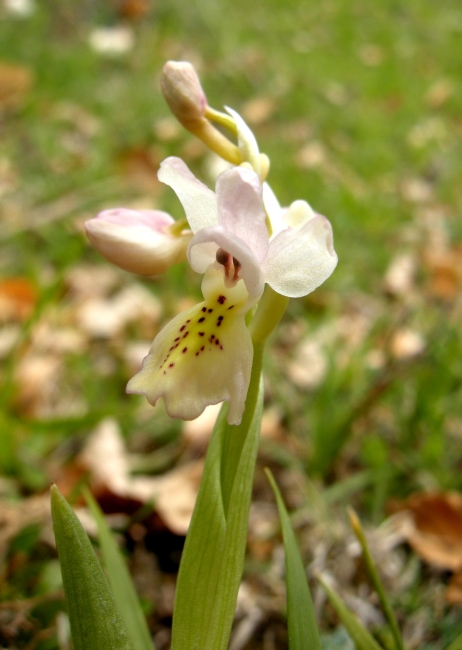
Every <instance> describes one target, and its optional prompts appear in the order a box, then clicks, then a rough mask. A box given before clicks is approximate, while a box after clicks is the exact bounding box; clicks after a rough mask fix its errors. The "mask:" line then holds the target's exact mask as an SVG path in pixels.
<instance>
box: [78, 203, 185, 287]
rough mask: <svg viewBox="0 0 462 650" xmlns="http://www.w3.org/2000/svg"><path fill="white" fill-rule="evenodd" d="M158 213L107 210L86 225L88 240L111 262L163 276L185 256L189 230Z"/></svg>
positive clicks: (140, 272)
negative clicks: (162, 274)
mask: <svg viewBox="0 0 462 650" xmlns="http://www.w3.org/2000/svg"><path fill="white" fill-rule="evenodd" d="M182 225H184V224H182V223H181V222H180V223H177V222H175V220H174V219H173V218H172V217H171V216H170V215H169V214H167V213H166V212H160V211H159V210H142V211H139V210H127V209H126V208H116V209H113V210H104V211H103V212H100V213H99V214H98V216H97V217H95V218H94V219H90V220H89V221H86V222H85V229H86V231H87V235H88V238H89V239H90V241H91V242H92V244H93V245H94V246H95V248H97V249H98V250H99V252H100V253H101V254H102V255H103V257H104V258H106V259H107V260H108V261H109V262H112V263H113V264H116V265H117V266H120V268H122V269H124V270H125V271H130V272H131V273H139V274H140V275H160V274H161V273H165V271H167V269H169V268H170V267H171V266H172V265H173V264H176V263H177V262H181V261H183V260H184V259H185V257H186V249H187V246H188V243H189V241H190V239H191V237H192V233H191V231H190V230H184V229H183V228H182Z"/></svg>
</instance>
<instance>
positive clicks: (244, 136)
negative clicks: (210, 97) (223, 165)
mask: <svg viewBox="0 0 462 650" xmlns="http://www.w3.org/2000/svg"><path fill="white" fill-rule="evenodd" d="M225 109H226V111H227V112H228V113H229V114H230V115H231V117H232V118H233V119H234V121H235V123H236V128H237V143H238V146H239V151H240V152H241V157H242V161H243V162H249V163H250V164H251V165H252V167H253V169H254V170H255V171H256V172H257V174H258V175H260V172H261V163H260V151H259V149H258V143H257V140H256V138H255V136H254V134H253V133H252V131H251V130H250V129H249V127H248V126H247V124H246V123H245V122H244V120H243V119H242V117H241V116H240V115H239V113H237V112H236V111H235V110H233V109H232V108H229V107H228V106H225Z"/></svg>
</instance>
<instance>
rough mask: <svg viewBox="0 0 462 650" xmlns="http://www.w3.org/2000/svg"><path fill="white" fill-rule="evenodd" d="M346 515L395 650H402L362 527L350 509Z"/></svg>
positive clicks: (398, 631)
mask: <svg viewBox="0 0 462 650" xmlns="http://www.w3.org/2000/svg"><path fill="white" fill-rule="evenodd" d="M348 514H349V517H350V523H351V527H352V528H353V532H354V534H355V535H356V538H357V540H358V542H359V543H360V545H361V548H362V551H363V557H364V560H365V562H366V566H367V570H368V572H369V576H370V578H371V580H372V583H373V585H374V587H375V590H376V592H377V595H378V597H379V600H380V604H381V605H382V611H383V613H384V614H385V618H386V619H387V621H388V624H389V626H390V629H391V632H392V634H393V638H394V640H395V645H396V650H404V644H403V639H402V637H401V632H400V629H399V626H398V621H397V620H396V616H395V613H394V611H393V609H392V607H391V605H390V602H389V600H388V597H387V592H386V591H385V588H384V586H383V584H382V581H381V580H380V576H379V574H378V571H377V569H376V567H375V564H374V559H373V557H372V555H371V552H370V549H369V544H368V543H367V539H366V536H365V534H364V531H363V527H362V526H361V522H360V520H359V517H358V515H357V514H356V512H355V511H354V510H353V509H352V508H349V509H348Z"/></svg>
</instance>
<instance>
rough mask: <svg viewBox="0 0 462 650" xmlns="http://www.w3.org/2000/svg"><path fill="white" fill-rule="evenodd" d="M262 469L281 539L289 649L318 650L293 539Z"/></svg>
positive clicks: (278, 496) (279, 498)
mask: <svg viewBox="0 0 462 650" xmlns="http://www.w3.org/2000/svg"><path fill="white" fill-rule="evenodd" d="M265 471H266V475H267V476H268V480H269V482H270V483H271V487H272V488H273V492H274V494H275V497H276V502H277V506H278V511H279V519H280V521H281V528H282V536H283V540H284V552H285V556H286V585H287V623H288V629H289V648H290V650H321V641H320V638H319V631H318V624H317V622H316V616H315V613H314V607H313V601H312V599H311V594H310V590H309V587H308V582H307V579H306V574H305V567H304V566H303V561H302V558H301V555H300V551H299V549H298V544H297V540H296V538H295V534H294V531H293V528H292V525H291V523H290V519H289V515H288V513H287V510H286V507H285V505H284V501H283V500H282V496H281V493H280V491H279V488H278V486H277V485H276V481H275V480H274V478H273V475H272V474H271V472H270V471H269V470H268V469H267V470H265Z"/></svg>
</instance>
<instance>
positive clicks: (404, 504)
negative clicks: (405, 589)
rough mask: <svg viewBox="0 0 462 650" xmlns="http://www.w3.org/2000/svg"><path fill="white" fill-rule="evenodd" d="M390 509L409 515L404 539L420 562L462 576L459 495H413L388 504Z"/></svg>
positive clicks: (461, 498) (457, 493) (461, 508)
mask: <svg viewBox="0 0 462 650" xmlns="http://www.w3.org/2000/svg"><path fill="white" fill-rule="evenodd" d="M390 509H391V510H392V511H395V512H397V511H400V510H407V511H408V512H409V513H410V515H411V517H412V523H413V525H412V526H410V527H409V526H408V527H407V528H406V539H407V541H408V542H409V544H410V545H411V546H412V548H413V549H414V550H415V551H416V553H418V554H419V555H420V557H421V558H422V559H423V560H425V561H426V562H428V563H430V564H433V565H434V566H436V567H439V568H441V569H446V570H450V571H455V572H462V494H460V493H459V492H440V493H416V494H413V495H411V496H410V497H409V498H408V499H406V500H404V501H394V502H391V503H390Z"/></svg>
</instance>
